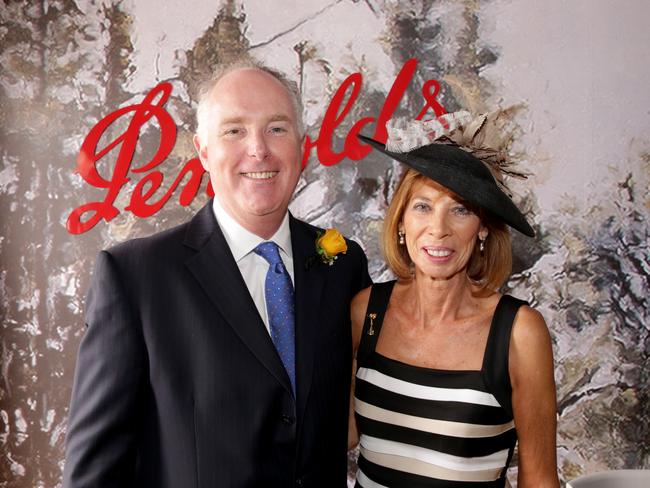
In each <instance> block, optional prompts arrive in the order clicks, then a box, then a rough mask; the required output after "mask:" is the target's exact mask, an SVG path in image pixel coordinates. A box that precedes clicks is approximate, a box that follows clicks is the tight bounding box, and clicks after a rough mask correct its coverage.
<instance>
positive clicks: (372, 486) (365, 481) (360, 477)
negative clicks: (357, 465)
mask: <svg viewBox="0 0 650 488" xmlns="http://www.w3.org/2000/svg"><path fill="white" fill-rule="evenodd" d="M357 482H358V483H359V484H360V485H361V486H362V487H363V488H388V486H384V485H380V484H379V483H375V482H374V481H372V480H371V479H370V478H368V477H367V476H366V475H365V474H364V473H363V471H361V470H360V469H359V470H358V471H357Z"/></svg>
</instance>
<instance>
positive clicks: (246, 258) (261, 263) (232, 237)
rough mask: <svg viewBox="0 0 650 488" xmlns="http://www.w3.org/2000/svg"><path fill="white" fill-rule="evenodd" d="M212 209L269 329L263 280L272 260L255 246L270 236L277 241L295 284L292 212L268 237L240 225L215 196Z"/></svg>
mask: <svg viewBox="0 0 650 488" xmlns="http://www.w3.org/2000/svg"><path fill="white" fill-rule="evenodd" d="M212 209H213V211H214V216H215V217H216V219H217V223H218V224H219V227H220V228H221V232H223V235H224V237H225V238H226V242H227V243H228V247H229V248H230V252H231V253H232V255H233V257H234V258H235V262H236V263H237V267H238V268H239V272H240V273H241V275H242V277H243V278H244V282H245V283H246V286H247V287H248V291H249V292H250V294H251V297H252V298H253V302H255V306H256V307H257V311H258V312H259V314H260V317H262V320H263V321H264V325H265V326H266V330H267V331H269V318H268V313H267V311H266V298H265V294H264V284H265V282H266V272H267V271H268V270H269V263H268V262H267V261H266V259H264V258H263V257H262V256H258V255H257V254H255V252H253V249H255V248H256V247H257V246H258V245H259V244H261V243H262V242H266V241H267V240H268V241H273V242H275V243H276V244H277V245H278V247H279V248H280V258H282V262H283V263H284V267H285V268H287V271H288V272H289V276H290V277H291V282H292V283H293V284H294V287H295V279H294V275H293V250H292V248H291V232H290V229H289V212H287V213H286V214H285V215H284V219H282V223H281V224H280V227H279V228H278V230H277V231H276V232H275V234H273V236H271V238H270V239H267V240H265V239H262V238H261V237H260V236H258V235H255V234H253V233H252V232H250V231H248V230H246V229H245V228H244V227H242V226H241V225H239V223H238V222H237V221H236V220H235V219H234V218H232V216H231V215H230V214H229V213H228V212H226V210H225V209H224V208H223V207H222V206H221V205H220V204H219V202H218V201H217V198H216V197H215V198H214V200H213V204H212Z"/></svg>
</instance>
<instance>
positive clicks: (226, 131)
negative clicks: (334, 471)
mask: <svg viewBox="0 0 650 488" xmlns="http://www.w3.org/2000/svg"><path fill="white" fill-rule="evenodd" d="M241 133H242V130H241V129H240V128H238V127H232V128H230V129H224V131H223V135H225V136H236V135H239V134H241Z"/></svg>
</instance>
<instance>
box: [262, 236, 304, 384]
mask: <svg viewBox="0 0 650 488" xmlns="http://www.w3.org/2000/svg"><path fill="white" fill-rule="evenodd" d="M254 252H255V254H258V255H259V256H262V257H263V258H264V259H265V260H266V261H267V262H268V263H269V270H268V272H267V273H266V281H265V284H264V295H265V297H266V310H267V312H268V315H269V328H270V329H271V339H272V340H273V344H275V348H276V349H277V351H278V354H279V355H280V359H282V363H283V364H284V368H285V369H286V370H287V373H288V374H289V379H290V380H291V388H292V389H293V392H294V394H295V392H296V348H295V317H294V295H293V284H292V283H291V277H290V276H289V273H288V272H287V268H285V267H284V263H283V262H282V259H281V258H280V251H279V249H278V245H277V244H276V243H275V242H263V243H261V244H260V245H259V246H257V247H256V248H255V249H254Z"/></svg>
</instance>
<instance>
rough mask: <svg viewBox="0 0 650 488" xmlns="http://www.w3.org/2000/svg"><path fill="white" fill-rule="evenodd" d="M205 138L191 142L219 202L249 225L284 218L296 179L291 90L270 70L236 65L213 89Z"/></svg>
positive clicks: (298, 140)
mask: <svg viewBox="0 0 650 488" xmlns="http://www.w3.org/2000/svg"><path fill="white" fill-rule="evenodd" d="M206 126H207V131H206V136H204V138H206V139H207V140H203V138H200V137H199V136H195V137H194V145H195V146H196V148H197V150H198V152H199V158H200V159H201V163H202V164H203V167H204V168H205V170H206V171H208V172H209V173H210V181H211V182H212V187H213V189H214V192H215V195H216V196H217V199H218V200H219V203H220V204H221V205H222V206H223V207H224V209H225V210H226V211H227V212H228V213H229V214H230V215H231V216H232V217H233V218H235V220H237V221H238V222H239V223H240V224H241V225H242V226H244V227H246V228H248V229H249V230H253V232H254V229H255V228H256V222H259V220H260V217H273V216H277V217H278V218H279V219H280V218H282V217H283V216H284V214H285V212H286V210H287V207H288V205H289V201H290V199H291V195H292V194H293V190H294V189H295V187H296V184H297V183H298V178H299V176H300V164H301V136H300V133H299V131H298V127H297V122H296V115H295V113H294V108H293V104H292V103H291V99H290V98H289V94H288V93H287V91H286V89H285V88H284V87H283V86H282V84H281V83H280V82H279V81H278V80H276V79H275V78H273V77H272V76H271V75H269V74H268V73H265V72H263V71H260V70H257V69H240V70H236V71H233V72H231V73H228V74H226V75H225V76H224V77H223V78H221V79H220V80H219V81H218V82H217V84H216V85H215V86H214V88H213V89H212V93H211V94H210V99H209V108H208V119H207V124H206Z"/></svg>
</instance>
